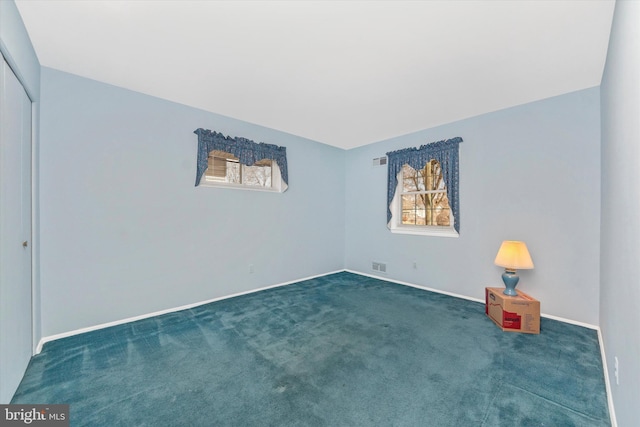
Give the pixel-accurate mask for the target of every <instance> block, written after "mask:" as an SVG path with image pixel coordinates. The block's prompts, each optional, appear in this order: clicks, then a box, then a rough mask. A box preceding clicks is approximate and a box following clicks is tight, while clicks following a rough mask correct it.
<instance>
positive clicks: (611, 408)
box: [598, 328, 618, 427]
mask: <svg viewBox="0 0 640 427" xmlns="http://www.w3.org/2000/svg"><path fill="white" fill-rule="evenodd" d="M598 344H599V345H600V357H602V370H603V371H604V384H605V387H606V389H607V403H608V404H609V416H610V417H611V427H618V420H617V419H616V411H615V408H614V406H613V395H612V394H611V382H610V381H609V370H608V369H607V356H606V354H605V351H604V339H603V338H602V331H601V330H600V328H598Z"/></svg>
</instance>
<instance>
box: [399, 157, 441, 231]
mask: <svg viewBox="0 0 640 427" xmlns="http://www.w3.org/2000/svg"><path fill="white" fill-rule="evenodd" d="M400 182H401V188H400V194H401V198H402V200H401V209H402V216H401V220H402V225H430V226H437V227H450V224H451V218H450V214H451V209H450V208H449V198H448V197H447V189H446V187H445V185H444V180H443V178H442V167H441V166H440V163H439V162H438V161H437V160H430V161H429V162H427V164H426V165H425V167H424V168H422V169H420V170H419V171H416V170H415V169H414V168H412V167H411V166H409V165H403V167H402V179H401V181H400Z"/></svg>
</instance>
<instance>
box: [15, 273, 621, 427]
mask: <svg viewBox="0 0 640 427" xmlns="http://www.w3.org/2000/svg"><path fill="white" fill-rule="evenodd" d="M12 403H31V404H36V403H46V404H56V403H67V404H70V419H71V425H72V426H158V425H161V426H438V427H439V426H456V427H466V426H580V427H588V426H609V425H610V422H609V412H608V406H607V397H606V390H605V383H604V377H603V369H602V360H601V357H600V350H599V344H598V337H597V333H596V331H594V330H591V329H587V328H582V327H579V326H575V325H570V324H566V323H562V322H558V321H554V320H549V319H542V321H541V333H540V335H530V334H518V333H510V332H502V331H501V330H499V329H498V328H497V327H496V326H495V325H494V324H493V322H492V321H491V320H490V319H488V318H487V317H486V316H485V314H484V305H483V304H480V303H476V302H471V301H467V300H463V299H458V298H453V297H449V296H445V295H441V294H437V293H433V292H427V291H424V290H420V289H415V288H411V287H407V286H403V285H398V284H393V283H389V282H385V281H381V280H377V279H373V278H369V277H365V276H361V275H357V274H352V273H347V272H343V273H336V274H331V275H327V276H323V277H319V278H315V279H311V280H306V281H302V282H298V283H295V284H291V285H288V286H284V287H279V288H274V289H270V290H266V291H261V292H257V293H253V294H248V295H244V296H239V297H235V298H230V299H226V300H222V301H218V302H214V303H210V304H206V305H202V306H199V307H196V308H193V309H189V310H184V311H180V312H176V313H171V314H166V315H162V316H157V317H153V318H149V319H145V320H140V321H136V322H132V323H128V324H123V325H119V326H114V327H110V328H106V329H101V330H98V331H94V332H89V333H85V334H80V335H76V336H73V337H69V338H64V339H60V340H56V341H52V342H49V343H47V344H45V346H44V348H43V350H42V352H41V353H40V354H38V355H36V356H34V357H33V358H32V360H31V362H30V364H29V367H28V369H27V372H26V374H25V376H24V379H23V380H22V383H21V384H20V386H19V388H18V390H17V392H16V394H15V396H14V398H13V400H12Z"/></svg>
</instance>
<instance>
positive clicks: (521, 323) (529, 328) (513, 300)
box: [485, 288, 540, 334]
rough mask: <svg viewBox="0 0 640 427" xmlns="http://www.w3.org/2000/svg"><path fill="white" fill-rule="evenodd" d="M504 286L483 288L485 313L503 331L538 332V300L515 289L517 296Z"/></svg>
mask: <svg viewBox="0 0 640 427" xmlns="http://www.w3.org/2000/svg"><path fill="white" fill-rule="evenodd" d="M503 291H504V288H485V313H486V314H487V316H489V318H490V319H491V320H493V321H494V323H495V324H496V325H498V327H499V328H500V329H502V330H503V331H510V332H522V333H525V334H539V333H540V301H538V300H536V299H535V298H532V297H530V296H529V295H527V294H525V293H524V292H520V291H519V290H517V289H516V292H517V293H518V296H509V295H505V294H504V293H503Z"/></svg>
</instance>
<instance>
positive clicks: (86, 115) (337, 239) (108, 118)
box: [40, 68, 345, 336]
mask: <svg viewBox="0 0 640 427" xmlns="http://www.w3.org/2000/svg"><path fill="white" fill-rule="evenodd" d="M199 127H203V128H209V129H213V130H217V131H220V132H222V133H224V134H227V135H232V136H242V137H246V138H249V139H252V140H254V141H262V142H267V143H272V144H278V145H283V146H286V147H287V155H288V160H289V189H288V190H287V191H286V192H285V193H282V194H278V193H267V192H257V191H244V190H228V189H219V188H204V187H197V188H196V187H194V181H195V170H196V166H195V161H196V149H197V137H196V135H195V134H193V131H194V130H195V129H197V128H199ZM41 134H42V144H41V145H42V150H41V165H40V166H41V167H40V179H41V192H40V196H41V241H42V259H41V269H42V290H43V293H42V296H43V298H42V319H43V335H44V336H50V335H53V334H58V333H64V332H68V331H72V330H76V329H78V328H83V327H91V326H93V325H98V324H102V323H105V322H111V321H118V320H120V319H124V318H128V317H132V316H138V315H142V314H145V313H151V312H154V311H158V310H163V309H168V308H172V307H177V306H181V305H185V304H190V303H195V302H198V301H203V300H207V299H211V298H216V297H220V296H225V295H230V294H234V293H238V292H243V291H247V290H251V289H256V288H260V287H264V286H268V285H272V284H278V283H282V282H286V281H290V280H295V279H299V278H304V277H308V276H312V275H316V274H322V273H327V272H330V271H335V270H340V269H342V268H343V267H344V208H343V203H344V170H345V167H344V151H343V150H340V149H337V148H334V147H330V146H328V145H324V144H320V143H317V142H313V141H309V140H305V139H303V138H300V137H296V136H292V135H289V134H285V133H282V132H278V131H275V130H271V129H266V128H263V127H260V126H256V125H252V124H248V123H245V122H241V121H238V120H234V119H230V118H227V117H223V116H219V115H216V114H212V113H208V112H205V111H201V110H197V109H194V108H190V107H186V106H183V105H179V104H175V103H172V102H168V101H165V100H161V99H157V98H153V97H150V96H146V95H143V94H139V93H135V92H132V91H128V90H125V89H122V88H118V87H114V86H110V85H106V84H103V83H98V82H96V81H92V80H88V79H85V78H81V77H77V76H74V75H70V74H67V73H63V72H60V71H56V70H52V69H48V68H43V70H42V122H41ZM250 264H252V265H253V266H254V273H249V265H250Z"/></svg>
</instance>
